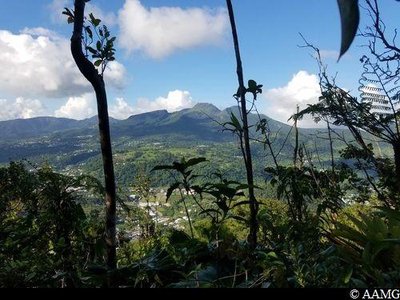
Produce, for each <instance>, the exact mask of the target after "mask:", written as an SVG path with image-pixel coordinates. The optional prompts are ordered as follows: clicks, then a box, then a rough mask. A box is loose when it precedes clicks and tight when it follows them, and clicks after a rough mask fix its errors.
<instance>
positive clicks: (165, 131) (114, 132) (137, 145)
mask: <svg viewBox="0 0 400 300" xmlns="http://www.w3.org/2000/svg"><path fill="white" fill-rule="evenodd" d="M232 114H233V115H235V116H238V115H239V109H238V107H230V108H226V109H224V110H220V109H218V108H217V107H215V106H214V105H212V104H208V103H200V104H197V105H195V106H194V107H192V108H188V109H183V110H181V111H177V112H172V113H169V112H168V111H166V110H159V111H153V112H148V113H143V114H139V115H134V116H131V117H129V118H127V119H125V120H116V119H112V118H111V119H110V127H111V137H112V143H113V152H114V162H115V171H116V177H117V181H118V182H119V183H121V182H122V184H123V185H124V186H129V184H131V183H132V181H133V180H134V176H135V174H136V172H137V171H138V170H145V171H146V172H150V170H151V169H152V168H153V167H154V166H156V165H159V164H169V163H171V162H172V161H175V160H180V159H181V158H182V157H186V158H189V157H198V156H203V157H206V158H207V159H208V160H209V162H210V164H209V165H208V167H207V168H208V169H207V168H206V169H207V172H208V173H209V174H212V173H213V172H215V171H216V170H219V171H222V172H224V173H225V174H228V175H229V176H230V178H235V179H238V180H239V179H242V177H243V174H245V172H244V170H243V160H242V158H241V152H240V148H239V144H238V142H237V138H236V137H235V136H234V135H233V134H232V132H230V131H229V130H224V128H223V126H222V124H224V123H226V122H229V121H230V120H231V116H232ZM260 118H263V119H266V120H267V122H268V129H269V132H270V133H271V137H272V139H273V149H274V152H275V154H279V155H278V156H279V157H278V158H279V161H280V162H281V163H291V162H292V160H293V149H294V140H295V139H294V134H293V131H292V130H291V129H292V128H291V126H288V125H287V124H284V123H281V122H279V121H276V120H274V119H271V118H269V117H267V116H265V115H261V116H258V115H256V114H249V124H251V125H253V126H252V128H251V131H252V136H254V137H256V130H255V129H256V126H254V125H255V124H256V123H257V122H258V121H259V120H260ZM0 132H1V133H2V134H1V135H0V149H1V150H0V164H3V165H4V164H7V163H8V162H9V161H18V160H21V159H27V160H28V161H30V162H31V163H35V164H39V165H40V164H42V163H44V162H47V163H49V164H50V165H52V166H53V167H54V168H55V169H56V170H57V171H61V172H65V173H68V174H81V173H85V174H91V175H94V176H97V177H98V178H101V177H102V165H101V155H100V145H99V137H98V126H97V116H96V117H93V118H89V119H86V120H72V119H65V118H54V117H40V118H33V119H24V120H10V121H3V122H0ZM342 133H343V134H348V132H347V131H346V130H342ZM317 135H318V136H324V135H325V136H326V130H321V129H301V128H300V129H299V136H300V143H302V144H304V145H305V146H306V147H307V149H309V151H311V152H314V153H318V160H319V161H321V162H324V161H325V162H328V161H329V155H330V154H329V153H330V150H329V149H330V148H329V141H328V140H327V139H319V138H317V137H316V136H317ZM341 148H343V144H341V143H339V142H337V143H335V153H336V154H338V152H339V150H340V149H341ZM252 151H253V155H254V160H253V161H254V170H255V176H256V178H257V179H258V180H263V179H262V178H263V176H264V168H265V166H266V165H268V164H271V163H272V159H271V157H270V155H269V150H266V148H265V147H264V145H263V144H260V143H253V145H252ZM168 180H170V178H168V176H167V175H165V176H164V177H162V176H161V175H160V176H159V175H157V176H156V179H155V181H154V184H155V185H157V186H160V185H161V186H162V185H165V184H167V183H168Z"/></svg>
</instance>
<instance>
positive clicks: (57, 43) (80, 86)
mask: <svg viewBox="0 0 400 300" xmlns="http://www.w3.org/2000/svg"><path fill="white" fill-rule="evenodd" d="M0 53H1V56H0V65H1V66H2V71H1V72H0V91H3V92H8V93H10V94H12V95H15V96H28V97H32V96H33V97H48V98H62V97H67V96H78V95H81V94H83V93H85V92H89V91H91V87H90V85H89V83H88V82H87V81H86V80H85V79H84V78H83V76H82V75H81V74H80V72H79V70H78V68H77V67H76V65H75V63H74V60H73V58H72V55H71V53H70V42H69V40H67V39H66V38H63V37H61V36H59V35H57V34H56V33H54V32H52V31H50V30H48V29H45V28H26V29H24V30H22V31H21V33H20V34H13V33H11V32H9V31H5V30H0ZM109 67H110V68H109V69H110V71H109V72H108V73H109V74H106V76H107V80H108V83H109V84H110V85H113V86H116V87H121V86H122V85H123V78H124V74H125V68H124V67H123V66H122V65H121V64H120V63H118V62H112V63H110V64H109Z"/></svg>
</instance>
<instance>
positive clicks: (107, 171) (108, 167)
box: [71, 0, 117, 270]
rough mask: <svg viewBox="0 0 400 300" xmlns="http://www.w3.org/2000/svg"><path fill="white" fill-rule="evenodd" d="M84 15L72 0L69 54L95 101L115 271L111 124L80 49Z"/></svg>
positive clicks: (98, 81)
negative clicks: (72, 22) (72, 16)
mask: <svg viewBox="0 0 400 300" xmlns="http://www.w3.org/2000/svg"><path fill="white" fill-rule="evenodd" d="M84 14H85V0H75V22H74V32H73V34H72V37H71V52H72V56H73V57H74V60H75V62H76V65H77V66H78V68H79V70H80V71H81V73H82V74H83V76H84V77H85V78H86V79H87V80H88V81H89V82H90V83H91V84H92V86H93V88H94V90H95V92H96V99H97V110H98V119H99V133H100V145H101V154H102V158H103V170H104V179H105V193H106V195H105V204H106V228H105V236H106V237H105V239H106V245H107V267H108V269H109V270H114V269H115V268H116V267H117V259H116V192H115V190H116V188H115V176H114V165H113V158H112V148H111V137H110V124H109V117H108V108H107V94H106V88H105V84H104V80H103V76H101V75H100V74H99V73H98V71H97V70H96V68H95V67H94V66H93V64H92V63H91V62H90V61H89V60H88V59H87V58H86V56H85V55H84V53H83V50H82V34H83V23H84Z"/></svg>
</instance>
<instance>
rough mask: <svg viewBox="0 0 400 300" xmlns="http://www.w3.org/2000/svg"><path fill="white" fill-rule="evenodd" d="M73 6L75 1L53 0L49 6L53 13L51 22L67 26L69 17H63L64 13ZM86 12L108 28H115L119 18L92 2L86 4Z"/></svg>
mask: <svg viewBox="0 0 400 300" xmlns="http://www.w3.org/2000/svg"><path fill="white" fill-rule="evenodd" d="M73 4H74V1H73V0H53V1H52V2H51V3H50V5H49V6H48V7H49V9H50V12H51V15H50V16H51V20H52V21H53V22H54V23H57V24H65V23H66V20H67V17H66V16H65V15H63V14H62V12H63V11H64V7H69V8H72V7H73ZM85 11H87V12H88V13H93V14H94V16H95V17H96V18H98V19H100V20H102V21H103V23H104V24H105V25H107V26H114V25H116V24H117V16H116V15H115V14H114V13H113V12H107V13H106V12H104V11H103V10H102V9H101V8H99V7H98V6H96V5H94V4H93V3H91V2H88V3H87V4H86V9H85Z"/></svg>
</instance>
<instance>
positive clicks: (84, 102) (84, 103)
mask: <svg viewBox="0 0 400 300" xmlns="http://www.w3.org/2000/svg"><path fill="white" fill-rule="evenodd" d="M96 113H97V111H96V100H95V99H94V95H93V94H84V95H82V96H80V97H70V98H69V99H68V101H67V102H66V103H65V104H64V105H63V106H62V107H60V109H58V110H56V111H55V112H54V116H55V117H57V118H71V119H76V120H83V119H86V118H90V117H92V116H94V115H96Z"/></svg>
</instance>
